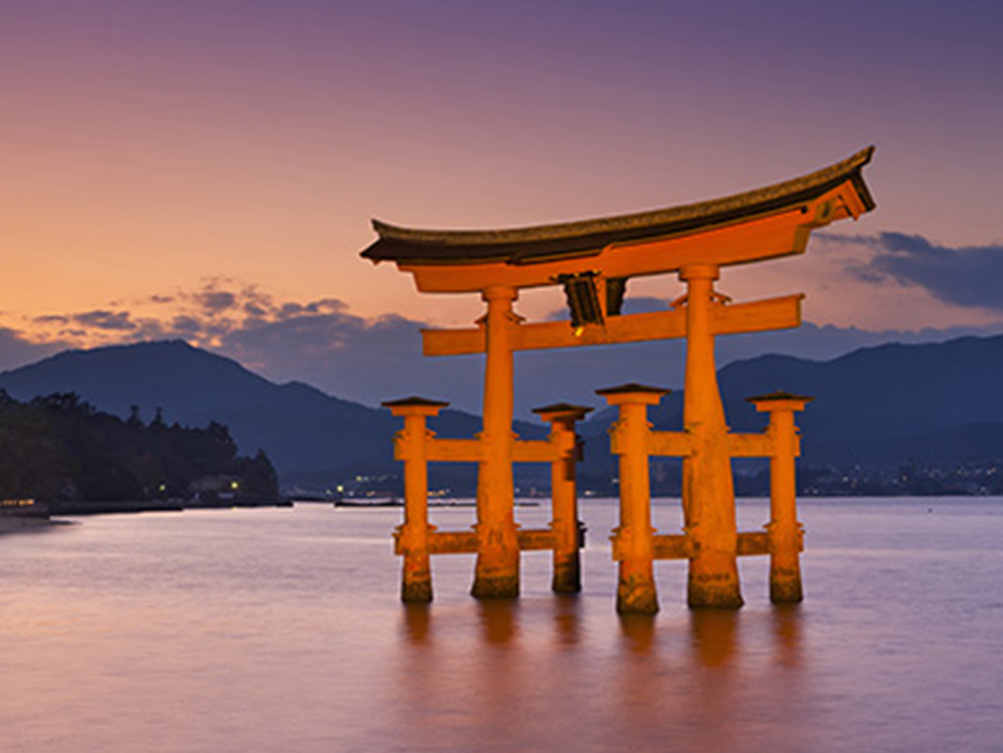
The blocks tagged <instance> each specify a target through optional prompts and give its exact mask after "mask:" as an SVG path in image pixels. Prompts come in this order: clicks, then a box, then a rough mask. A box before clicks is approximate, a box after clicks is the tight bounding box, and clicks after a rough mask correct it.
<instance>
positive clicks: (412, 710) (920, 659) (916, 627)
mask: <svg viewBox="0 0 1003 753" xmlns="http://www.w3.org/2000/svg"><path fill="white" fill-rule="evenodd" d="M433 517H434V519H435V520H434V522H436V523H437V524H438V525H440V527H442V528H444V529H445V528H449V527H462V526H466V525H468V524H469V522H470V520H471V517H472V511H471V510H469V509H437V510H434V511H433ZM518 517H519V519H520V521H521V522H522V523H523V524H524V525H526V526H539V525H543V524H544V522H545V521H546V519H547V517H548V513H547V509H546V507H545V506H544V507H540V508H520V509H519V510H518ZM582 517H583V518H584V519H585V521H586V523H587V525H588V527H589V537H588V547H587V549H586V550H585V552H584V584H585V590H584V593H583V594H582V595H580V596H578V597H558V596H554V595H552V594H551V593H550V591H549V587H550V561H549V553H545V552H533V553H527V554H524V555H523V595H522V597H521V598H520V599H518V600H515V601H496V602H478V601H476V600H474V599H472V598H471V597H470V596H468V590H469V587H470V580H471V573H472V570H473V558H472V556H469V555H450V556H440V557H437V558H435V560H434V562H433V569H434V579H435V591H436V600H435V602H434V603H433V604H432V605H431V606H430V607H410V608H407V607H405V606H403V605H402V604H401V603H400V602H399V601H398V591H399V581H398V578H399V567H400V563H399V561H398V559H397V558H396V557H394V555H393V554H392V547H391V542H390V532H391V530H392V529H393V527H394V526H395V525H397V523H398V522H399V518H400V510H395V509H374V510H359V509H344V508H342V509H334V508H332V507H330V506H326V505H309V504H300V505H297V506H296V507H295V508H293V509H258V510H239V511H237V510H234V511H230V510H212V511H209V510H205V511H189V512H184V513H153V514H141V515H117V516H116V515H111V516H100V517H92V518H87V519H77V520H75V521H73V522H72V524H69V525H62V526H56V527H53V528H52V529H51V530H48V531H45V532H40V533H39V532H35V533H20V534H10V535H4V536H0V750H2V751H4V753H22V752H30V753H43V752H44V753H69V752H73V753H80V752H85V751H86V752H91V751H100V752H101V753H119V752H121V753H126V752H128V753H140V752H141V753H160V752H163V753H167V752H170V753H200V752H205V753H228V752H229V751H234V752H237V751H239V752H240V753H250V752H256V751H262V752H269V753H272V752H276V753H277V752H279V751H296V753H314V752H321V751H323V752H324V753H348V752H352V751H359V752H362V751H365V752H366V753H371V752H374V751H375V752H378V751H409V752H412V751H498V752H500V751H627V752H628V753H645V752H646V751H678V752H683V753H685V752H688V751H727V752H728V753H736V752H738V753H740V752H742V751H770V752H771V753H783V752H785V751H798V752H811V753H827V752H836V751H866V752H868V753H874V752H879V753H880V752H883V751H908V752H909V753H922V752H924V751H931V752H933V751H937V753H942V752H943V751H959V752H965V753H978V752H980V751H999V750H1001V749H1003V498H932V499H931V498H924V499H809V500H802V501H801V502H800V519H801V520H802V522H803V523H804V525H805V528H806V530H807V535H806V552H805V554H804V557H803V562H802V564H803V571H804V582H805V592H806V600H805V602H804V604H803V605H801V606H800V607H787V608H777V607H773V606H771V605H770V603H769V600H768V597H767V582H766V576H767V561H766V559H765V558H762V557H754V558H743V559H742V561H741V568H742V579H743V587H744V595H745V600H746V606H745V607H744V608H743V609H742V610H740V611H738V612H721V611H690V610H689V609H687V607H686V605H685V593H684V589H685V572H686V571H685V567H686V566H685V563H681V562H661V563H658V564H657V565H656V577H657V580H658V587H659V597H660V601H661V606H662V609H661V612H660V613H659V614H658V615H657V616H656V617H654V618H636V617H635V618H632V619H621V618H619V617H618V616H617V615H616V613H615V611H614V592H615V583H616V580H615V575H616V573H615V568H614V565H613V563H612V562H611V561H610V550H609V543H608V540H607V537H608V534H609V531H610V529H611V528H612V527H613V526H614V525H615V521H616V503H615V501H613V500H588V501H586V502H585V503H584V504H583V512H582ZM766 517H767V503H766V502H765V501H763V500H748V501H742V502H741V503H740V505H739V518H740V527H741V528H742V529H743V530H752V529H758V528H759V527H760V526H761V525H762V524H763V523H764V522H765V520H766ZM655 525H656V527H658V528H659V530H660V531H661V532H666V533H668V532H674V531H675V530H677V529H678V528H679V513H678V503H677V502H675V501H672V500H658V501H657V503H656V510H655Z"/></svg>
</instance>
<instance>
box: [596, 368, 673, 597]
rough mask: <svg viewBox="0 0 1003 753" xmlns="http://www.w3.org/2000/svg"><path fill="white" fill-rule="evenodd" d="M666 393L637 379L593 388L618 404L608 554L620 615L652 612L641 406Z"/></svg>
mask: <svg viewBox="0 0 1003 753" xmlns="http://www.w3.org/2000/svg"><path fill="white" fill-rule="evenodd" d="M667 392H668V390H662V389H659V388H657V387H645V386H643V385H639V384H627V385H623V386H621V387H610V388H607V389H603V390H596V394H599V395H602V396H603V397H605V398H606V401H607V402H608V403H609V404H610V405H618V406H619V407H620V417H619V419H618V420H617V422H616V423H615V424H614V425H613V428H612V429H611V430H610V434H611V437H610V449H611V451H612V452H613V454H614V455H619V456H620V525H619V527H617V528H615V529H614V530H613V536H612V537H611V540H612V542H613V559H614V560H617V561H618V562H619V563H620V567H619V570H620V572H619V582H618V583H617V590H616V611H617V612H619V613H621V614H626V613H634V614H637V613H640V614H654V613H655V612H657V611H658V590H657V588H656V586H655V574H654V567H653V560H654V554H655V547H654V539H653V536H654V533H655V529H654V528H652V526H651V484H650V479H649V476H648V435H649V430H650V425H649V424H648V417H647V410H648V406H649V405H657V404H658V402H659V400H661V399H662V396H663V395H665V394H666V393H667Z"/></svg>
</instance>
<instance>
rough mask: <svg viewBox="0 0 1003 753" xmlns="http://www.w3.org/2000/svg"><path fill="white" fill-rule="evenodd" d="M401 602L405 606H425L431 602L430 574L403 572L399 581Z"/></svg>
mask: <svg viewBox="0 0 1003 753" xmlns="http://www.w3.org/2000/svg"><path fill="white" fill-rule="evenodd" d="M401 601H403V602H404V603H405V604H427V603H428V602H430V601H432V574H431V573H430V572H427V571H426V572H425V573H423V574H421V573H408V572H407V571H405V572H404V577H403V579H402V580H401Z"/></svg>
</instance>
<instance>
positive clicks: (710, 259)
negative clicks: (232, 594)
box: [362, 147, 874, 611]
mask: <svg viewBox="0 0 1003 753" xmlns="http://www.w3.org/2000/svg"><path fill="white" fill-rule="evenodd" d="M873 151H874V149H873V147H870V148H867V149H864V150H862V151H860V152H858V153H857V154H854V155H853V156H851V157H849V158H848V159H846V160H843V161H842V162H839V163H836V164H834V165H831V166H829V167H826V168H824V169H822V170H818V171H816V172H813V173H810V174H808V175H805V176H802V177H800V178H795V179H792V180H788V181H784V182H782V183H778V184H775V185H771V186H767V187H765V188H760V189H756V190H752V191H748V192H745V193H741V194H737V195H734V196H728V197H725V198H721V199H715V200H711V201H705V202H700V203H696V204H689V205H684V206H678V207H671V208H668V209H661V210H655V211H649V212H642V213H638V214H631V215H623V216H617V217H609V218H604V219H594V220H586V221H582V222H570V223H562V224H554V225H544V226H536V227H528V228H517V229H502V230H484V231H469V230H421V229H408V228H402V227H395V226H392V225H388V224H386V223H383V222H380V221H376V220H374V221H373V227H374V229H375V231H376V233H377V234H378V236H379V238H378V240H377V241H376V242H375V243H373V244H372V245H370V246H369V247H368V248H366V249H365V250H364V251H363V252H362V256H363V257H364V258H366V259H369V260H371V261H373V262H376V263H379V262H383V261H392V262H394V263H395V264H396V265H397V267H398V268H399V269H400V270H401V271H404V272H408V273H410V274H411V275H413V277H414V280H415V284H416V286H417V288H418V290H419V291H420V292H423V293H479V294H480V295H481V297H482V298H483V300H484V301H485V302H486V306H487V311H486V314H485V315H484V316H483V317H482V318H481V319H479V320H478V322H477V326H474V327H470V328H467V329H427V330H423V331H422V338H423V344H424V353H425V355H428V356H446V355H460V354H469V353H482V352H483V353H485V356H486V366H485V384H484V410H483V431H482V432H481V433H480V434H479V435H478V438H477V439H476V440H470V441H471V442H473V443H475V445H476V447H474V448H473V449H471V451H470V452H468V453H467V456H465V457H454V458H453V459H469V460H471V461H476V462H477V463H478V464H479V468H478V486H477V525H476V529H475V530H476V542H477V547H476V551H477V564H476V572H475V580H474V586H473V593H474V595H476V596H483V597H491V596H515V595H517V594H518V590H519V551H520V544H519V542H520V533H519V531H518V529H517V526H516V524H515V518H514V512H513V507H514V494H513V477H512V464H513V462H514V461H517V460H519V459H529V458H528V456H530V455H532V454H533V453H532V452H530V450H529V449H528V448H524V449H522V450H520V449H519V448H520V444H522V445H530V444H532V443H524V442H520V440H518V438H517V437H515V436H514V434H513V432H512V420H513V353H514V352H515V351H518V350H531V349H549V348H568V347H582V346H587V345H605V344H613V343H627V342H641V341H648V340H656V339H665V338H685V339H686V343H687V348H686V370H685V384H684V397H683V423H684V427H683V432H681V433H680V435H681V438H680V439H679V440H678V441H677V440H676V439H673V438H672V437H671V436H665V437H661V438H654V437H653V438H650V439H649V440H645V441H646V442H648V444H651V443H661V444H660V445H659V446H663V445H664V446H668V445H671V446H672V447H677V445H678V447H677V449H676V450H671V451H666V452H664V453H663V454H677V455H679V456H680V457H682V458H683V493H682V496H683V499H682V504H683V510H684V520H685V527H686V534H685V538H686V540H685V542H683V544H680V545H679V546H678V547H675V545H671V546H670V545H669V544H665V548H666V549H667V550H668V549H673V547H675V549H674V551H675V550H678V553H677V554H676V555H668V554H667V555H666V556H681V557H682V556H684V557H685V558H687V559H689V561H690V572H689V584H688V600H689V603H690V605H692V606H723V607H737V606H740V605H741V604H742V596H741V588H740V584H739V580H738V571H737V564H736V556H737V555H738V554H739V553H740V552H739V549H740V548H742V547H743V546H744V547H745V548H746V549H749V550H750V551H749V552H747V553H765V552H758V551H756V552H753V551H752V550H754V549H757V547H758V548H763V547H765V548H766V549H770V548H771V547H774V548H775V546H774V545H775V542H772V543H771V542H769V541H768V542H766V543H765V544H762V546H760V545H759V544H755V543H754V541H753V540H752V539H749V540H748V541H746V542H745V543H743V540H741V539H740V537H739V535H738V533H737V531H736V525H735V503H734V485H733V481H732V476H731V458H732V457H737V456H741V452H743V450H741V448H742V447H744V446H749V447H751V446H759V445H763V447H764V449H763V450H762V452H763V453H765V454H766V455H767V456H770V457H773V456H774V454H775V453H774V451H773V450H772V449H771V447H772V445H770V446H766V445H767V444H769V443H766V444H764V443H763V442H760V441H759V440H758V439H756V438H755V437H752V438H751V439H748V440H743V439H742V437H741V436H738V435H733V434H731V433H730V432H729V430H728V427H727V424H726V422H725V416H724V410H723V406H722V402H721V396H720V392H719V389H718V384H717V376H716V368H715V362H714V338H715V336H717V335H721V334H733V333H741V332H757V331H765V330H776V329H784V328H790V327H796V326H798V325H800V323H801V300H802V298H803V296H802V295H788V296H783V297H779V298H771V299H768V300H761V301H752V302H745V303H733V302H731V301H730V300H729V299H728V298H727V297H726V296H723V295H721V294H720V293H718V292H717V291H716V290H715V288H714V282H715V281H716V280H717V279H718V276H719V270H720V268H721V267H723V266H730V265H738V264H749V263H754V262H757V261H763V260H766V259H774V258H779V257H784V256H790V255H794V254H800V253H804V251H805V249H806V247H807V244H808V239H809V236H810V234H811V231H812V230H814V229H816V228H819V227H823V226H825V225H828V224H830V223H832V222H835V221H837V220H841V219H845V218H849V217H852V218H854V219H856V218H857V217H859V216H860V215H862V214H864V213H866V212H868V211H870V210H871V209H873V208H874V201H873V199H872V198H871V195H870V192H869V191H868V188H867V186H866V184H865V183H864V179H863V176H862V168H863V167H864V166H865V165H866V164H867V163H868V162H869V161H870V160H871V157H872V155H873ZM666 273H676V274H678V276H679V279H680V280H681V281H682V282H683V283H684V284H685V286H686V292H685V294H684V295H683V296H682V297H680V298H678V299H676V300H674V301H672V303H671V305H670V308H669V309H668V310H666V311H660V312H649V313H639V314H621V312H620V309H621V304H622V301H623V297H624V291H625V288H626V283H627V281H628V280H629V279H631V278H634V277H643V276H651V275H659V274H666ZM555 285H556V286H561V287H563V288H564V291H565V294H566V296H567V299H568V304H569V308H570V309H571V320H572V321H571V324H570V325H569V323H568V322H566V321H565V322H561V321H545V322H525V321H523V320H522V318H521V317H518V316H517V315H516V314H515V313H514V311H513V307H512V305H513V302H514V301H515V300H516V299H517V297H518V292H519V290H520V289H523V288H535V287H544V286H555ZM645 389H646V388H642V392H641V393H640V394H642V396H643V395H650V394H653V393H645V392H644V390H645ZM603 394H605V395H606V396H607V399H608V400H609V401H610V402H611V403H612V404H618V405H621V409H622V410H623V406H624V405H626V404H633V403H631V401H632V400H633V399H634V398H630V397H624V395H625V394H627V393H623V392H618V391H616V390H612V391H610V390H606V391H603ZM660 394H664V391H662V392H661V393H660ZM611 395H616V396H617V397H615V398H614V397H611ZM799 399H801V398H799ZM803 400H806V399H803ZM645 401H647V404H651V403H652V402H657V400H654V399H653V398H652V399H648V398H647V397H644V398H643V399H642V400H641V402H642V403H644V402H645ZM782 402H783V401H782ZM788 403H790V401H786V402H783V405H787V404H788ZM757 405H758V403H757ZM799 405H800V406H801V407H803V405H804V403H803V402H802V403H800V404H799ZM791 410H792V411H793V410H795V409H794V408H792V409H791ZM401 415H403V414H401ZM771 415H772V414H771ZM621 428H622V427H621ZM771 431H772V429H771ZM791 431H792V432H796V430H794V429H793V428H792V429H791ZM666 434H673V433H666ZM683 435H684V436H683ZM638 436H640V435H638ZM750 436H751V435H750ZM757 436H758V435H757ZM764 436H765V435H764ZM791 436H792V437H794V438H795V439H796V436H795V434H791ZM430 441H435V440H430ZM454 441H455V440H454ZM638 441H640V440H638ZM777 441H779V440H777ZM785 441H786V444H785V446H787V447H789V448H792V449H790V452H791V453H794V452H795V451H796V441H794V440H790V441H787V440H785ZM743 442H744V444H743ZM621 444H622V445H623V446H624V447H634V446H635V444H636V443H634V444H631V443H630V442H627V441H623V442H621ZM641 444H642V445H644V442H642V443H641ZM645 447H647V445H644V446H641V445H637V448H639V449H635V450H630V451H631V452H634V451H636V452H645V453H647V452H648V450H647V449H645ZM736 448H738V449H736ZM749 452H751V451H748V450H746V455H745V456H749V454H748V453H749ZM460 454H461V455H462V454H463V453H460ZM539 454H540V455H541V459H542V457H543V456H547V457H550V455H548V453H547V452H544V451H543V450H542V449H541V450H540V453H539ZM551 454H552V453H551ZM792 457H793V455H792ZM646 458H647V455H645V463H644V468H645V471H644V472H646V468H647V461H646ZM621 461H623V456H621ZM555 462H556V461H555ZM628 467H633V466H632V465H629V464H628ZM784 467H786V466H784ZM637 472H638V473H639V472H640V471H637ZM623 482H624V479H622V478H621V486H622V485H623ZM628 483H630V482H629V481H628ZM646 483H647V480H646V479H645V480H644V485H643V486H644V488H647V487H646ZM621 504H624V502H623V499H622V498H621ZM771 525H773V524H772V523H771ZM621 528H623V526H621ZM649 528H650V526H649ZM788 528H789V526H788ZM785 530H786V529H785ZM631 535H632V536H634V538H636V537H637V535H640V536H642V538H643V537H644V536H648V537H650V531H648V532H644V531H642V532H641V534H637V532H636V531H635V532H634V533H632V534H631ZM757 536H759V534H757ZM522 538H526V537H525V536H523V537H522ZM790 538H791V537H790V536H788V537H787V539H785V540H788V539H790ZM795 538H797V537H795ZM632 540H633V539H631V541H632ZM756 541H758V539H756ZM649 543H650V542H649ZM618 544H619V546H618ZM629 545H630V541H628V540H627V534H626V533H623V534H622V535H621V540H620V541H619V542H617V541H616V540H614V556H618V555H617V554H616V553H617V551H620V552H625V553H626V554H624V555H623V556H625V557H630V556H632V555H631V554H630V552H631V549H630V546H629ZM798 545H800V544H799V542H798ZM652 547H653V548H654V550H657V549H658V545H657V542H656V544H652V545H651V546H648V545H647V544H644V545H642V546H641V550H642V552H647V551H648V550H649V549H652ZM464 551H467V550H466V549H465V550H464ZM555 551H556V550H555ZM787 554H789V553H787ZM643 556H648V555H643ZM654 556H657V555H654ZM780 559H781V560H783V561H788V560H789V557H786V559H785V558H783V557H782V558H780ZM623 567H624V565H623V559H622V557H621V576H622V578H621V586H623V578H625V577H626V576H624V575H623V573H624V570H623ZM629 569H630V568H628V570H629ZM787 569H788V570H789V568H787ZM642 570H643V568H642ZM631 577H633V576H631ZM642 580H643V579H642ZM635 581H636V578H635ZM644 588H645V587H644V586H643V584H642V586H641V590H640V591H639V592H638V593H639V594H640V595H639V596H638V598H637V599H633V600H632V598H630V597H623V594H622V593H621V597H623V603H620V602H618V604H619V606H620V607H621V611H651V603H653V600H652V599H651V598H649V596H651V595H652V594H653V590H652V593H651V594H645V593H644ZM651 588H652V589H653V584H652V586H651ZM785 589H786V592H792V591H791V589H789V588H787V587H778V592H784V591H785ZM405 590H406V589H405ZM797 593H798V598H800V585H799V583H798V588H797ZM405 596H406V594H405Z"/></svg>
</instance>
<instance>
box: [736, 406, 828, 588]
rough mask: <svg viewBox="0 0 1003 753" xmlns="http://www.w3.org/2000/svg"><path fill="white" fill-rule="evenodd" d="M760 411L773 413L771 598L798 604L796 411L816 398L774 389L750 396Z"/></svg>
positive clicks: (768, 527) (800, 531) (799, 528)
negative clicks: (795, 465)
mask: <svg viewBox="0 0 1003 753" xmlns="http://www.w3.org/2000/svg"><path fill="white" fill-rule="evenodd" d="M746 399H747V400H748V401H749V402H750V403H752V404H753V405H755V406H756V410H757V411H759V412H760V413H769V414H770V424H769V427H767V429H766V433H767V435H768V436H769V437H770V439H771V445H772V448H773V451H772V454H771V455H770V522H769V523H767V524H766V530H767V532H768V533H769V538H770V601H772V602H773V603H774V604H797V603H798V602H800V601H801V600H802V599H803V598H804V594H803V591H802V589H801V563H800V552H801V549H802V536H803V528H802V526H801V524H800V523H799V522H798V519H797V485H796V478H795V469H794V458H795V457H797V456H798V455H800V450H799V440H798V430H797V427H795V425H794V413H795V411H802V410H804V408H805V405H807V404H808V403H809V402H810V401H811V400H812V398H810V397H805V396H804V395H792V394H790V393H787V392H774V393H771V394H769V395H758V396H756V397H750V398H746Z"/></svg>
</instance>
